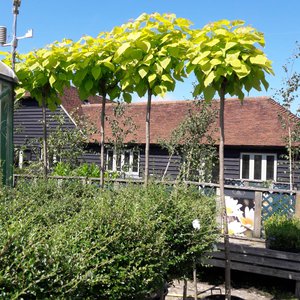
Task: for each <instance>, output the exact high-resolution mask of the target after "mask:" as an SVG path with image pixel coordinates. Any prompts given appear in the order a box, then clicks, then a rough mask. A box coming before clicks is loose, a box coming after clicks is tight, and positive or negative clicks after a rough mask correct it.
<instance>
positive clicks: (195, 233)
mask: <svg viewBox="0 0 300 300" xmlns="http://www.w3.org/2000/svg"><path fill="white" fill-rule="evenodd" d="M196 218H197V219H199V221H200V224H201V228H200V229H199V230H194V229H193V227H192V221H193V220H194V219H196ZM0 224H1V226H0V236H1V239H0V265H1V268H0V298H6V299H13V298H16V299H17V298H24V299H31V298H37V299H47V298H54V299H55V298H69V299H113V300H114V299H145V295H146V294H147V293H149V292H150V291H153V290H157V289H158V288H159V287H160V286H161V283H162V280H163V279H166V278H171V277H173V276H175V275H182V272H185V269H183V268H181V266H183V265H184V264H188V263H189V262H190V261H191V260H192V258H193V257H194V256H195V255H201V254H202V253H203V252H204V251H206V250H208V249H209V248H210V247H211V244H212V243H213V242H214V241H215V239H216V237H217V232H216V226H215V205H214V200H213V199H210V198H205V197H203V196H200V195H199V194H198V193H197V192H196V191H195V190H191V189H188V188H186V187H179V188H174V189H170V188H166V187H164V186H161V185H154V184H153V185H150V186H149V188H147V189H144V188H142V187H140V186H133V185H129V186H126V187H122V188H120V187H119V188H118V190H100V189H98V188H97V187H95V186H90V185H82V184H81V183H80V182H76V181H70V182H67V183H66V182H62V183H60V187H59V188H58V187H57V183H55V182H52V181H51V180H48V183H45V182H43V181H37V182H35V183H26V182H24V183H22V184H20V185H19V186H18V187H17V188H16V189H14V190H9V189H8V190H6V189H3V190H1V193H0ZM174 270H176V274H175V272H174Z"/></svg>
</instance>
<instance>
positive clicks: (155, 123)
mask: <svg viewBox="0 0 300 300" xmlns="http://www.w3.org/2000/svg"><path fill="white" fill-rule="evenodd" d="M193 102H194V101H190V100H181V101H161V100H155V101H153V102H152V108H151V134H150V142H151V143H152V144H157V143H158V141H159V139H167V138H169V137H170V134H171V132H172V130H173V129H174V128H176V127H177V126H178V125H179V124H180V122H181V121H182V120H183V119H184V118H185V116H186V115H187V113H188V110H189V108H190V104H191V103H193ZM213 105H214V107H215V108H216V109H218V107H219V101H218V100H214V101H213ZM114 106H115V104H113V103H108V104H107V105H106V115H107V116H112V115H113V108H114ZM82 112H83V114H84V115H85V116H86V117H88V118H89V120H90V121H91V122H92V123H93V124H94V125H96V127H97V128H98V130H99V129H100V113H101V105H100V104H91V105H82ZM145 113H146V102H137V103H131V104H128V105H127V109H126V115H128V116H131V117H132V118H133V121H134V123H135V125H136V126H137V130H136V136H127V139H126V141H124V142H128V141H131V140H132V139H134V140H135V141H136V143H138V144H144V143H145ZM278 114H284V115H286V116H290V117H292V118H296V117H295V116H294V115H292V114H290V113H289V112H288V111H287V110H285V109H284V108H283V107H282V106H281V105H279V104H278V103H277V102H275V101H274V100H272V99H270V98H268V97H248V98H245V99H244V101H243V102H242V103H241V101H240V100H239V99H236V98H228V99H226V102H225V145H231V146H280V147H282V146H284V145H285V143H284V141H283V137H284V136H286V130H284V129H283V128H282V126H281V122H280V120H279V117H278ZM217 122H218V120H216V122H215V124H214V126H215V127H217V124H218V123H217ZM109 127H110V126H109V123H108V122H106V138H108V137H110V136H111V129H110V128H109ZM99 132H100V130H99ZM218 134H219V133H218V131H216V133H214V138H215V139H216V140H218ZM99 139H100V135H99V134H94V135H93V136H92V137H91V141H94V140H97V141H99ZM106 140H107V139H106Z"/></svg>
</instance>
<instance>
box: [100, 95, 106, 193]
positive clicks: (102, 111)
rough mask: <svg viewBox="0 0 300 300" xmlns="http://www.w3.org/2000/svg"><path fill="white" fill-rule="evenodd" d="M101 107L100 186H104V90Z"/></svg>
mask: <svg viewBox="0 0 300 300" xmlns="http://www.w3.org/2000/svg"><path fill="white" fill-rule="evenodd" d="M101 96H102V109H101V125H100V126H101V127H100V151H101V153H100V187H101V188H103V186H104V170H105V165H104V142H105V135H104V134H105V131H104V130H105V129H104V126H105V104H106V92H103V93H102V95H101Z"/></svg>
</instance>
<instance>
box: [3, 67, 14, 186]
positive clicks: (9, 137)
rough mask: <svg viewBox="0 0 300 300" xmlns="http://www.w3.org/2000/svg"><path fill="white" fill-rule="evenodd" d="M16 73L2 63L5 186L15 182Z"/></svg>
mask: <svg viewBox="0 0 300 300" xmlns="http://www.w3.org/2000/svg"><path fill="white" fill-rule="evenodd" d="M17 81H18V80H17V77H16V75H15V73H14V72H13V71H12V69H10V68H9V67H8V66H7V65H5V64H4V63H3V62H2V61H0V165H1V169H0V175H1V177H2V182H3V183H4V184H5V185H12V180H13V178H12V177H13V158H14V155H13V153H14V145H13V102H14V85H15V84H16V83H17Z"/></svg>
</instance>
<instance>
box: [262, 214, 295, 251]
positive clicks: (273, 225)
mask: <svg viewBox="0 0 300 300" xmlns="http://www.w3.org/2000/svg"><path fill="white" fill-rule="evenodd" d="M264 226H265V232H266V240H267V246H268V247H269V248H270V249H274V250H281V251H287V252H300V219H299V218H296V217H293V218H289V217H288V216H285V215H273V216H271V217H270V218H268V219H267V220H266V221H265V223H264Z"/></svg>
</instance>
